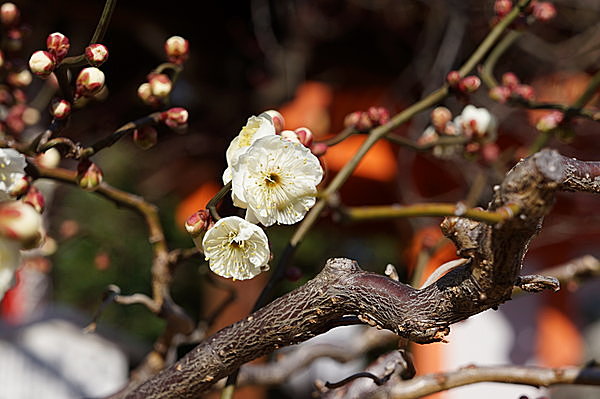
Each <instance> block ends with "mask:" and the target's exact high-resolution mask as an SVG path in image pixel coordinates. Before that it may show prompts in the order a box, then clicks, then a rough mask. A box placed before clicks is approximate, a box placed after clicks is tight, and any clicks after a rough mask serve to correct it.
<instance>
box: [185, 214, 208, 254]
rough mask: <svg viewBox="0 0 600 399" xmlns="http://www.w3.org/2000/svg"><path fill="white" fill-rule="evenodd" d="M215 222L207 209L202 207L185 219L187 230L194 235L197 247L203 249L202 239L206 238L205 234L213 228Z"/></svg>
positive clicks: (193, 238)
mask: <svg viewBox="0 0 600 399" xmlns="http://www.w3.org/2000/svg"><path fill="white" fill-rule="evenodd" d="M214 224H215V221H214V220H213V218H212V216H211V215H210V212H209V211H208V210H207V209H200V210H199V211H197V212H195V213H193V214H192V215H191V216H190V217H188V218H187V220H186V221H185V230H186V231H187V232H188V233H189V234H190V235H191V236H192V240H193V241H194V245H196V248H198V249H199V250H200V251H203V248H202V239H203V238H204V234H205V233H206V232H207V231H208V230H209V229H210V228H212V227H213V226H214Z"/></svg>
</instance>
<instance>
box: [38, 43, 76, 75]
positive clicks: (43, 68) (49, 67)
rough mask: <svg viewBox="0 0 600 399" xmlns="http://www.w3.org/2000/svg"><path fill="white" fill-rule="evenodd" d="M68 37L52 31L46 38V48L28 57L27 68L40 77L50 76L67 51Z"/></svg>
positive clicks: (68, 46)
mask: <svg viewBox="0 0 600 399" xmlns="http://www.w3.org/2000/svg"><path fill="white" fill-rule="evenodd" d="M70 46H71V44H70V42H69V38H68V37H66V36H65V35H63V34H62V33H60V32H54V33H51V34H49V35H48V37H47V38H46V50H39V51H36V52H35V53H33V54H32V55H31V57H30V58H29V69H31V72H33V73H34V74H35V75H37V76H39V77H41V78H47V77H48V76H50V74H51V73H52V72H54V69H55V68H56V67H57V66H58V64H59V63H60V62H61V61H62V60H63V59H64V58H65V56H66V55H67V53H68V52H69V48H70Z"/></svg>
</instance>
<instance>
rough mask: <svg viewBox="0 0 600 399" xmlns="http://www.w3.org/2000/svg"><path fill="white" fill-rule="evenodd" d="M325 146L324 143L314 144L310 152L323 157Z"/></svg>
mask: <svg viewBox="0 0 600 399" xmlns="http://www.w3.org/2000/svg"><path fill="white" fill-rule="evenodd" d="M327 149H328V147H327V144H325V143H314V144H313V145H312V146H311V147H310V152H312V153H313V154H314V155H315V156H317V157H320V156H323V155H325V153H326V152H327Z"/></svg>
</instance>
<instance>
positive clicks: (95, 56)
mask: <svg viewBox="0 0 600 399" xmlns="http://www.w3.org/2000/svg"><path fill="white" fill-rule="evenodd" d="M85 59H86V60H87V62H88V64H90V65H91V66H95V67H97V66H100V65H102V64H104V62H105V61H106V60H107V59H108V49H107V48H106V46H105V45H103V44H100V43H95V44H90V45H89V46H87V47H86V48H85Z"/></svg>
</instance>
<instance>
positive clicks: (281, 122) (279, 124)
mask: <svg viewBox="0 0 600 399" xmlns="http://www.w3.org/2000/svg"><path fill="white" fill-rule="evenodd" d="M263 114H267V115H269V116H270V117H271V121H273V126H274V127H275V133H280V132H281V131H282V130H283V128H284V126H285V119H283V115H281V114H280V113H279V112H278V111H275V110H274V109H270V110H268V111H265V112H263ZM259 116H260V115H259Z"/></svg>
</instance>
